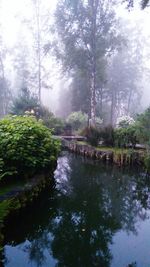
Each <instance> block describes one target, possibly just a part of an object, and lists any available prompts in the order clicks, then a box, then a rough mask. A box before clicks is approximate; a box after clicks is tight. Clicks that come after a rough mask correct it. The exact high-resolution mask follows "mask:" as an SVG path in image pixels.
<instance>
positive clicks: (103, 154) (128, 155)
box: [63, 140, 146, 166]
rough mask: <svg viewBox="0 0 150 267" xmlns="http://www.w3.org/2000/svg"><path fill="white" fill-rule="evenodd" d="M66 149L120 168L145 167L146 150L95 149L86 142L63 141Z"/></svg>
mask: <svg viewBox="0 0 150 267" xmlns="http://www.w3.org/2000/svg"><path fill="white" fill-rule="evenodd" d="M63 146H64V148H67V149H68V150H69V151H71V152H74V153H76V154H80V155H82V156H84V157H89V158H91V159H95V160H100V161H103V162H111V163H114V164H117V165H118V166H132V165H133V164H135V165H141V166H143V165H144V158H145V154H146V152H145V150H144V149H133V148H116V147H94V146H92V145H89V144H88V143H87V142H85V141H76V142H75V141H66V140H65V141H63Z"/></svg>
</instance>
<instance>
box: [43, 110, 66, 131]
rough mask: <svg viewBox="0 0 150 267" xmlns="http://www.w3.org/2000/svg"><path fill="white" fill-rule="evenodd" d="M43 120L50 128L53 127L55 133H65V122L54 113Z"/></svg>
mask: <svg viewBox="0 0 150 267" xmlns="http://www.w3.org/2000/svg"><path fill="white" fill-rule="evenodd" d="M43 121H44V124H45V125H46V126H47V127H48V128H50V129H53V133H54V134H56V135H60V134H63V133H64V128H65V122H64V121H63V120H62V119H60V118H57V117H55V116H54V115H53V116H51V117H49V118H46V119H43Z"/></svg>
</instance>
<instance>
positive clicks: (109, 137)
mask: <svg viewBox="0 0 150 267" xmlns="http://www.w3.org/2000/svg"><path fill="white" fill-rule="evenodd" d="M100 136H101V138H102V139H103V141H104V144H105V145H106V146H113V145H114V129H113V127H112V126H111V125H108V126H106V127H104V128H102V129H101V131H100Z"/></svg>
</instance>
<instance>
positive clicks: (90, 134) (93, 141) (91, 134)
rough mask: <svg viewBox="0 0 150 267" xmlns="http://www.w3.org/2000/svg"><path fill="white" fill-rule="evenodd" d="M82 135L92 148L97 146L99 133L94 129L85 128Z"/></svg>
mask: <svg viewBox="0 0 150 267" xmlns="http://www.w3.org/2000/svg"><path fill="white" fill-rule="evenodd" d="M82 135H84V136H85V137H86V138H87V142H88V143H89V144H90V145H92V146H97V145H98V143H99V140H100V131H99V129H97V128H95V127H86V128H84V129H83V131H82Z"/></svg>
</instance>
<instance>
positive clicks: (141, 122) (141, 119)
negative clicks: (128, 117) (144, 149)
mask: <svg viewBox="0 0 150 267" xmlns="http://www.w3.org/2000/svg"><path fill="white" fill-rule="evenodd" d="M136 124H137V127H136V134H137V137H138V139H139V140H140V142H142V143H144V144H146V145H148V147H150V108H148V109H147V110H146V111H145V112H144V113H142V114H140V115H139V116H138V118H137V122H136Z"/></svg>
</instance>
